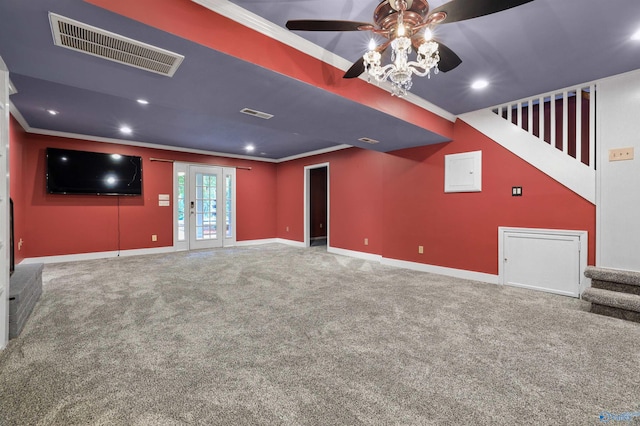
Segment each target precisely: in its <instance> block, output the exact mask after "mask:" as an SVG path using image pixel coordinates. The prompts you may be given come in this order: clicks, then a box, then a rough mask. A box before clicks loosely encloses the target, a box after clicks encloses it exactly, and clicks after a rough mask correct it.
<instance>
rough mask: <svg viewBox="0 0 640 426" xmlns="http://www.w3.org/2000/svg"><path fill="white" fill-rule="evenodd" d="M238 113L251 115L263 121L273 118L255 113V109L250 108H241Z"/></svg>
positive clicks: (259, 112) (260, 112)
mask: <svg viewBox="0 0 640 426" xmlns="http://www.w3.org/2000/svg"><path fill="white" fill-rule="evenodd" d="M240 112H241V113H243V114H247V115H253V116H254V117H259V118H264V119H265V120H268V119H270V118H272V117H273V114H267V113H266V112H262V111H256V110H255V109H250V108H242V109H241V110H240Z"/></svg>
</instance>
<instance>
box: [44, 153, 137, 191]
mask: <svg viewBox="0 0 640 426" xmlns="http://www.w3.org/2000/svg"><path fill="white" fill-rule="evenodd" d="M47 192H49V193H50V194H97V195H141V194H142V158H141V157H137V156H132V155H121V154H104V153H101V152H87V151H75V150H70V149H59V148H47Z"/></svg>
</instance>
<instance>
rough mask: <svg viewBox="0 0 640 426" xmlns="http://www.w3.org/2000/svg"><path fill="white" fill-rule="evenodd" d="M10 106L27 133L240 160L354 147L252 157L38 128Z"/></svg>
mask: <svg viewBox="0 0 640 426" xmlns="http://www.w3.org/2000/svg"><path fill="white" fill-rule="evenodd" d="M9 108H10V112H11V115H13V117H14V118H15V119H16V121H18V123H20V125H21V126H22V128H23V129H24V130H25V131H26V132H27V133H33V134H37V135H45V136H56V137H62V138H69V139H80V140H86V141H91V142H102V143H110V144H115V145H126V146H137V147H141V148H150V149H158V150H163V151H173V152H185V153H189V154H201V155H208V156H212V157H214V156H215V157H223V158H235V159H239V160H251V161H260V162H263V163H276V164H277V163H285V162H287V161H291V160H297V159H299V158H305V157H312V156H314V155H319V154H326V153H328V152H333V151H340V150H342V149H347V148H352V146H351V145H344V144H343V145H336V146H332V147H329V148H324V149H319V150H316V151H309V152H305V153H302V154H296V155H292V156H289V157H283V158H278V159H272V158H261V157H252V156H248V155H236V154H227V153H224V152H217V151H206V150H203V149H192V148H181V147H175V146H171V145H160V144H154V143H149V142H138V141H130V140H124V139H114V138H103V137H101V136H92V135H81V134H78V133H68V132H58V131H56V130H47V129H37V128H33V127H31V126H30V125H29V123H28V122H27V120H25V118H24V116H23V115H22V114H21V113H20V111H19V110H18V108H16V106H15V105H14V104H13V102H10V106H9Z"/></svg>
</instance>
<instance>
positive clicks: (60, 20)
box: [49, 12, 184, 77]
mask: <svg viewBox="0 0 640 426" xmlns="http://www.w3.org/2000/svg"><path fill="white" fill-rule="evenodd" d="M49 22H50V23H51V31H52V33H53V42H54V44H55V45H56V46H61V47H66V48H67V49H71V50H75V51H78V52H84V53H87V54H89V55H93V56H98V57H101V58H104V59H108V60H110V61H114V62H118V63H121V64H125V65H129V66H132V67H135V68H140V69H143V70H147V71H151V72H154V73H157V74H162V75H166V76H168V77H172V76H173V74H174V73H175V72H176V70H177V69H178V67H179V66H180V64H181V63H182V60H183V59H184V56H182V55H178V54H177V53H173V52H170V51H168V50H165V49H161V48H159V47H155V46H151V45H150V44H146V43H142V42H139V41H136V40H133V39H130V38H127V37H124V36H121V35H118V34H115V33H112V32H109V31H106V30H103V29H100V28H96V27H92V26H90V25H87V24H83V23H82V22H78V21H74V20H73V19H69V18H66V17H64V16H60V15H57V14H55V13H51V12H50V13H49Z"/></svg>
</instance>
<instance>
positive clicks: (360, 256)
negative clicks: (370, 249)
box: [327, 247, 382, 262]
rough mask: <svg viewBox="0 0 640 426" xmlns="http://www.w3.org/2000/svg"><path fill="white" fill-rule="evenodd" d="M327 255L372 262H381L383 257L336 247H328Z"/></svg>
mask: <svg viewBox="0 0 640 426" xmlns="http://www.w3.org/2000/svg"><path fill="white" fill-rule="evenodd" d="M327 253H332V254H339V255H341V256H348V257H355V258H357V259H363V260H370V261H372V262H381V261H382V256H380V255H379V254H372V253H365V252H362V251H354V250H347V249H341V248H336V247H327Z"/></svg>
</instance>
